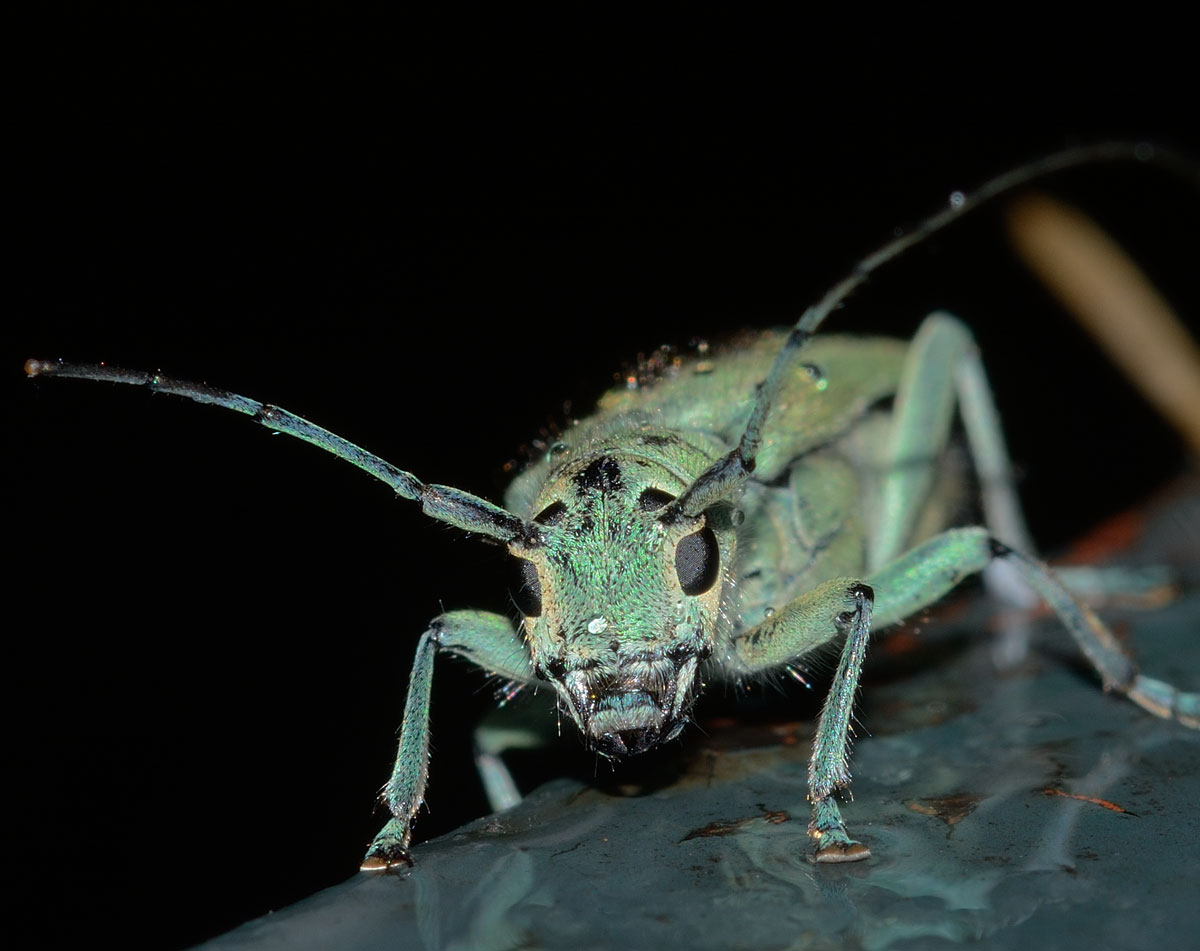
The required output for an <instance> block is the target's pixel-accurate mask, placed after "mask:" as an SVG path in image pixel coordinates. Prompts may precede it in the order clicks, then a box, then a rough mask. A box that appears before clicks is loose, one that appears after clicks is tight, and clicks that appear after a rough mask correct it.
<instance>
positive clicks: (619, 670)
mask: <svg viewBox="0 0 1200 951" xmlns="http://www.w3.org/2000/svg"><path fill="white" fill-rule="evenodd" d="M656 469H657V467H648V466H646V465H645V462H644V460H637V459H631V458H628V457H624V456H622V455H621V454H619V453H615V452H604V453H602V454H599V455H594V456H592V457H590V458H584V459H580V460H579V461H578V462H576V463H575V464H574V465H571V466H569V467H566V468H564V470H562V471H561V472H560V473H559V477H558V478H556V479H554V480H553V481H552V482H551V483H550V484H549V485H548V486H547V488H546V490H545V491H544V492H543V493H542V494H541V496H540V497H539V501H538V513H539V514H538V515H536V516H535V517H534V519H533V523H534V525H535V526H537V527H538V538H537V542H536V544H532V545H530V544H528V543H526V544H525V545H524V547H522V548H520V549H519V550H518V549H516V548H514V549H513V554H515V555H517V556H518V558H519V559H520V567H521V572H522V580H523V585H522V587H523V591H522V594H521V600H522V602H523V603H522V605H521V607H522V610H523V612H524V614H525V621H524V629H525V637H526V641H527V643H528V646H529V650H530V653H531V655H532V660H533V664H534V669H535V670H536V672H537V675H538V677H539V678H540V679H542V680H545V681H548V682H549V683H551V684H553V685H554V687H555V689H556V691H557V692H558V699H559V706H560V708H561V709H563V710H564V711H565V712H566V713H568V714H569V715H570V717H571V718H572V719H573V720H574V721H575V723H576V724H577V725H578V726H579V728H580V730H581V731H582V732H583V735H584V738H585V740H586V741H587V742H588V743H589V745H591V746H593V747H595V748H596V749H597V750H598V751H600V752H601V753H603V754H605V755H608V756H621V755H625V754H632V753H640V752H643V751H645V750H648V749H650V748H651V747H653V746H655V745H657V744H658V743H660V742H663V741H665V740H670V739H673V738H674V737H675V736H677V735H678V734H679V733H680V731H681V730H682V729H683V727H684V726H685V725H686V723H687V720H688V717H689V714H690V712H691V708H692V705H693V703H694V702H695V699H696V695H697V693H698V691H699V688H700V686H701V665H702V664H703V662H704V660H705V659H706V658H707V657H708V656H709V655H710V654H711V653H712V650H713V646H714V644H715V640H716V633H717V626H718V623H719V621H720V616H721V592H722V590H723V588H724V587H725V580H726V575H727V567H726V566H727V565H728V564H729V562H730V561H731V560H732V554H733V544H734V542H733V531H732V530H731V527H730V526H729V525H728V524H724V525H720V524H718V523H719V522H720V519H718V518H713V517H710V513H704V514H701V515H699V516H696V517H688V516H674V517H671V518H665V519H664V518H663V515H664V513H665V512H666V511H667V507H668V505H669V503H670V502H671V501H673V500H674V498H675V493H673V492H671V491H669V490H668V489H667V488H664V487H663V486H664V484H667V485H670V484H672V483H673V487H674V488H676V491H678V489H679V482H678V480H677V479H675V480H668V479H666V478H664V473H661V472H657V471H656ZM725 522H726V523H728V519H725Z"/></svg>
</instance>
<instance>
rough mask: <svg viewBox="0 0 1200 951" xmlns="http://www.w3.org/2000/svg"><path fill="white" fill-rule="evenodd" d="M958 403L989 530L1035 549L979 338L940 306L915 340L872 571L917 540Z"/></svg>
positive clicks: (896, 418)
mask: <svg viewBox="0 0 1200 951" xmlns="http://www.w3.org/2000/svg"><path fill="white" fill-rule="evenodd" d="M956 405H957V406H958V408H959V411H960V413H961V415H962V419H963V425H964V427H965V428H966V431H967V441H968V443H969V445H970V448H971V458H972V461H973V462H974V466H975V471H976V473H977V475H978V478H979V481H980V485H981V487H982V490H983V508H984V516H985V520H986V522H987V525H988V527H989V529H991V532H992V534H993V535H995V536H996V537H997V538H1000V539H1002V540H1003V541H1004V542H1005V544H1007V545H1009V546H1010V547H1012V548H1017V549H1019V550H1021V551H1032V550H1033V544H1032V541H1031V540H1030V537H1029V531H1028V529H1027V528H1026V527H1025V519H1024V516H1023V515H1022V513H1021V504H1020V501H1019V500H1018V499H1017V494H1016V490H1015V489H1014V488H1013V485H1014V481H1013V472H1012V463H1011V462H1010V461H1009V457H1008V450H1007V449H1006V448H1005V445H1004V436H1003V432H1002V430H1001V428H1000V416H999V413H997V411H996V406H995V403H994V402H993V400H992V394H991V388H990V387H989V386H988V382H987V374H986V373H985V372H984V369H983V363H982V361H981V360H980V358H979V351H978V348H977V347H976V345H975V340H974V338H973V337H972V336H971V332H970V331H969V330H968V329H967V327H966V325H965V324H963V323H962V322H961V321H960V320H958V319H957V318H956V317H954V316H952V315H950V314H947V313H942V312H939V313H934V314H931V315H930V316H929V317H927V318H926V319H925V320H924V322H923V323H922V324H921V326H920V329H918V331H917V335H916V336H915V337H914V338H913V341H912V344H911V345H910V347H909V350H908V356H907V358H906V360H905V366H904V372H903V375H902V376H901V378H900V385H899V387H898V388H897V392H896V400H895V406H894V409H893V412H892V430H891V438H890V441H889V445H888V447H887V449H886V453H885V457H884V460H883V465H884V468H885V475H884V477H883V481H882V484H881V487H880V506H879V509H878V516H877V518H875V519H874V522H875V524H874V525H872V526H871V528H870V531H871V539H870V542H869V545H868V553H867V563H868V565H870V566H871V568H872V569H874V568H878V567H880V566H882V565H886V564H887V563H888V562H889V561H891V560H892V559H893V558H895V557H896V556H898V555H899V554H900V553H901V552H903V551H904V550H905V549H906V548H907V547H908V546H909V544H910V543H911V541H912V533H913V527H914V525H915V523H916V521H917V518H918V516H919V515H920V514H921V509H922V508H923V507H924V504H925V501H926V499H927V498H928V496H929V492H930V489H931V488H932V485H933V479H934V475H935V472H936V464H937V462H938V459H939V458H940V457H941V454H942V452H943V450H944V449H945V448H946V444H947V442H948V440H949V437H950V425H951V423H952V422H953V420H954V409H955V406H956Z"/></svg>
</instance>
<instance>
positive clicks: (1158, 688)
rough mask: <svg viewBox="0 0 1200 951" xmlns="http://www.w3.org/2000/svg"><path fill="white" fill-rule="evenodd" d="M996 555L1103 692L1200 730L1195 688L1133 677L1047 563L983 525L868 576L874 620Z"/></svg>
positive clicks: (908, 610) (949, 584) (950, 584)
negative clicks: (1065, 635)
mask: <svg viewBox="0 0 1200 951" xmlns="http://www.w3.org/2000/svg"><path fill="white" fill-rule="evenodd" d="M998 558H1000V559H1004V560H1005V561H1007V562H1009V563H1010V564H1012V566H1013V568H1014V569H1015V571H1016V572H1017V574H1018V575H1019V576H1020V577H1021V579H1022V580H1023V581H1024V582H1025V583H1026V584H1028V585H1029V586H1030V587H1031V588H1033V590H1034V591H1036V592H1037V593H1038V595H1039V596H1040V597H1041V598H1042V599H1043V600H1044V601H1045V602H1046V603H1047V604H1048V605H1050V607H1051V608H1053V609H1054V613H1055V614H1057V615H1058V619H1059V620H1060V621H1061V622H1062V624H1063V626H1064V627H1066V629H1067V630H1068V631H1070V633H1071V636H1072V637H1073V638H1074V639H1075V643H1076V644H1078V645H1079V649H1080V650H1081V651H1083V653H1084V655H1085V656H1086V657H1087V659H1088V660H1089V661H1090V662H1091V664H1092V666H1093V667H1094V668H1095V669H1096V672H1097V673H1098V674H1099V675H1100V679H1101V681H1102V682H1103V684H1104V689H1105V690H1113V691H1117V692H1118V693H1123V694H1125V695H1126V696H1127V697H1129V699H1130V700H1132V701H1133V702H1134V703H1136V704H1137V705H1138V706H1140V707H1143V708H1144V709H1146V710H1148V711H1150V712H1151V713H1153V714H1154V715H1155V716H1159V717H1162V718H1164V719H1168V720H1178V721H1179V722H1180V723H1183V724H1184V725H1186V726H1190V727H1194V728H1197V727H1200V693H1185V692H1183V691H1180V690H1178V689H1176V688H1175V687H1173V686H1171V685H1170V684H1168V683H1165V682H1163V681H1161V680H1155V679H1154V678H1151V677H1146V676H1143V675H1142V674H1139V673H1138V672H1137V665H1136V664H1135V663H1134V660H1133V658H1132V657H1130V656H1129V654H1127V653H1126V652H1125V649H1124V648H1123V647H1122V646H1121V645H1120V643H1119V642H1118V641H1117V639H1116V638H1115V637H1114V636H1113V634H1112V632H1111V631H1109V629H1108V628H1107V627H1105V626H1104V624H1103V622H1101V620H1100V619H1099V618H1098V617H1096V615H1095V614H1094V613H1093V612H1092V611H1091V609H1090V608H1088V607H1087V606H1086V605H1083V604H1081V603H1079V602H1078V601H1077V600H1076V599H1075V598H1074V597H1073V596H1072V595H1071V593H1070V592H1069V591H1068V590H1067V589H1066V587H1065V586H1064V585H1063V583H1062V582H1061V581H1059V580H1058V578H1057V577H1055V575H1054V573H1053V572H1052V571H1051V570H1050V568H1048V567H1047V566H1046V565H1044V564H1043V563H1042V562H1040V561H1037V560H1036V559H1033V558H1030V557H1029V556H1028V555H1023V554H1021V553H1020V552H1018V551H1015V550H1013V549H1011V548H1009V547H1008V546H1007V545H1005V544H1003V543H1002V542H999V541H997V540H996V539H995V538H993V537H992V536H991V535H990V534H989V533H988V531H987V529H984V528H957V529H952V530H950V531H948V532H943V533H942V534H941V535H938V536H936V537H934V538H931V539H929V541H927V542H925V543H924V544H923V545H919V546H917V547H916V548H914V549H913V550H912V551H910V552H907V553H905V554H904V555H902V556H901V557H900V558H897V559H896V560H895V561H893V562H892V563H891V564H890V565H888V566H887V567H885V568H883V569H882V570H881V571H878V572H876V573H875V574H873V575H872V576H871V577H870V578H869V579H868V583H869V584H870V585H871V586H872V587H873V588H874V589H875V592H876V598H875V620H876V622H877V623H878V624H880V625H886V624H891V623H894V622H896V621H899V620H902V619H903V618H906V617H909V616H910V615H912V614H914V613H915V612H917V611H919V610H921V609H922V608H925V607H927V606H928V605H930V604H932V603H934V602H935V601H937V600H938V599H939V598H940V597H942V596H943V595H944V594H946V593H947V592H949V591H950V590H951V589H952V588H954V586H955V585H957V584H958V583H959V582H960V581H961V580H962V579H963V578H965V577H967V576H968V575H971V574H974V573H975V572H979V571H982V570H983V569H984V568H986V567H987V565H988V564H989V563H990V562H991V561H992V560H993V559H998Z"/></svg>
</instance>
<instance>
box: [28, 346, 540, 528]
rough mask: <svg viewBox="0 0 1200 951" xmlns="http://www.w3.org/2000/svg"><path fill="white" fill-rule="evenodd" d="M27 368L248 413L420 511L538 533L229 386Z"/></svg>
mask: <svg viewBox="0 0 1200 951" xmlns="http://www.w3.org/2000/svg"><path fill="white" fill-rule="evenodd" d="M25 372H26V373H27V374H28V375H29V376H31V377H35V376H59V377H67V378H70V379H76V380H95V381H98V382H107V383H127V384H129V385H131V386H145V387H148V388H149V389H150V390H151V391H153V392H155V393H171V394H174V395H175V396H185V397H187V398H188V399H190V400H194V401H195V402H197V403H206V404H208V405H210V406H219V407H221V408H222V409H230V410H233V411H234V412H235V413H243V414H244V415H246V416H249V417H250V418H251V419H253V420H254V421H255V422H256V423H259V424H260V425H262V426H266V427H267V428H268V429H271V430H273V431H275V432H277V433H283V434H285V435H287V436H295V437H296V438H297V439H302V440H304V442H307V443H311V444H312V445H314V446H316V447H317V448H318V449H323V450H325V452H328V453H331V454H333V455H335V456H337V457H338V458H339V459H343V460H345V461H346V462H348V463H350V464H351V465H352V466H357V467H358V468H360V469H362V470H363V471H364V472H366V473H369V474H370V475H373V476H374V477H375V478H376V479H378V480H379V481H380V482H384V483H386V484H387V485H389V486H391V487H392V489H393V490H394V491H395V493H396V494H397V495H398V496H400V497H401V498H404V499H411V500H412V501H414V502H420V503H421V510H422V511H423V512H424V513H425V514H426V515H428V516H429V517H430V518H434V519H437V520H438V521H439V522H446V523H448V524H450V525H454V526H455V527H457V528H461V529H464V530H466V531H468V532H475V533H477V534H480V535H487V536H489V537H490V538H496V539H499V540H500V541H502V542H505V543H518V544H521V545H534V544H536V543H537V542H536V537H537V533H536V531H535V530H534V529H533V528H532V527H531V526H530V525H528V524H526V523H525V522H524V521H523V520H522V519H520V518H518V517H517V516H515V515H513V514H512V513H511V512H509V511H508V510H507V509H503V508H501V507H500V506H498V505H494V504H492V503H491V502H488V501H487V500H486V499H481V498H479V497H478V496H476V495H471V493H469V492H463V491H462V490H461V489H456V488H454V487H452V486H448V485H426V484H425V483H424V482H422V481H421V480H420V479H418V478H417V477H416V476H414V475H413V474H412V473H411V472H405V471H404V470H403V469H399V468H397V467H396V466H394V465H392V464H391V463H390V462H387V461H386V460H384V459H381V458H379V456H377V455H375V454H374V453H372V452H368V451H367V450H365V449H363V448H362V447H361V446H356V445H355V444H354V443H352V442H350V441H349V440H347V439H343V438H342V437H341V436H339V435H337V434H336V433H331V432H330V431H329V430H328V429H323V428H322V427H320V426H318V425H316V424H315V423H310V422H309V421H308V420H307V419H304V418H303V417H301V416H297V415H296V414H295V413H291V412H289V411H288V410H286V409H281V408H280V407H278V406H272V405H270V404H268V403H260V402H258V400H252V399H250V398H249V397H246V396H239V395H238V394H237V393H231V392H229V391H228V390H221V389H217V388H216V387H212V386H208V385H207V384H204V383H189V382H187V381H185V380H175V379H172V378H171V377H169V376H164V375H163V374H161V373H145V372H142V371H140V370H122V369H121V368H119V367H112V366H108V365H106V364H103V363H99V364H94V363H66V362H64V361H62V360H53V361H48V360H27V361H26V362H25Z"/></svg>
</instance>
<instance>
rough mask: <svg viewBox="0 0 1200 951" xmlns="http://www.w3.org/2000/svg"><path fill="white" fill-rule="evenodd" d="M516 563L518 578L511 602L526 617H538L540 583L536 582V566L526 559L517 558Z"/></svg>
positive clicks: (540, 610)
mask: <svg viewBox="0 0 1200 951" xmlns="http://www.w3.org/2000/svg"><path fill="white" fill-rule="evenodd" d="M514 557H515V556H514ZM516 562H517V574H518V577H517V585H516V591H515V592H513V600H514V601H516V602H517V607H518V608H519V609H520V611H521V613H522V614H524V615H525V616H526V617H538V616H539V615H540V614H541V613H542V583H541V581H539V580H538V573H537V566H536V565H534V563H533V562H532V561H530V560H529V559H528V558H517V559H516Z"/></svg>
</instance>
